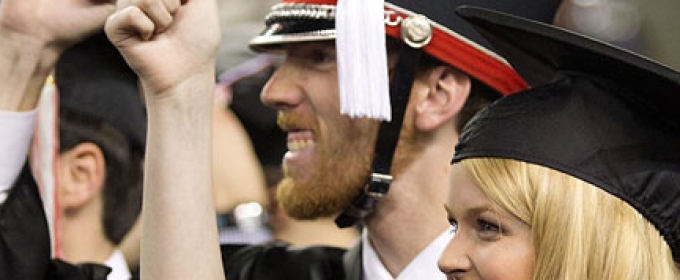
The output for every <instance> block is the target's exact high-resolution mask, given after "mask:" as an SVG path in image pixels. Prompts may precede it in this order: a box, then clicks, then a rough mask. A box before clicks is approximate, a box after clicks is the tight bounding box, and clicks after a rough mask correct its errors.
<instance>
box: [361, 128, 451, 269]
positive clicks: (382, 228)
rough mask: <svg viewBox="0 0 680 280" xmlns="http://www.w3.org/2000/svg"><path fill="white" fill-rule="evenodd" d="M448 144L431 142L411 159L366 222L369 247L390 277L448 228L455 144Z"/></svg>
mask: <svg viewBox="0 0 680 280" xmlns="http://www.w3.org/2000/svg"><path fill="white" fill-rule="evenodd" d="M449 139H450V138H449ZM448 142H449V143H448V144H447V143H439V144H438V143H432V145H428V146H427V147H426V148H425V149H424V150H423V151H421V153H420V154H419V155H417V156H415V157H413V158H411V162H412V163H411V164H409V165H408V166H407V167H405V168H404V170H403V171H401V172H400V174H398V175H397V176H396V177H395V180H394V182H393V183H392V186H391V188H390V192H389V193H388V194H387V196H386V197H385V198H384V199H383V200H382V201H380V203H379V204H378V208H377V209H376V211H375V212H374V213H373V214H372V215H371V216H370V217H369V218H368V219H366V226H367V229H368V232H369V240H370V241H371V245H372V246H373V248H374V249H375V251H376V252H377V254H378V256H379V257H380V259H381V261H382V263H383V264H384V265H385V268H387V270H388V271H389V272H390V274H392V276H397V275H399V274H400V273H401V272H402V271H403V270H404V268H406V266H407V265H408V264H409V263H410V262H411V261H412V260H413V259H414V258H415V257H416V256H417V255H418V254H419V253H420V252H421V251H422V250H423V249H425V248H426V247H427V246H428V244H430V243H431V242H432V241H433V240H434V239H435V238H436V237H437V236H439V235H440V234H441V233H442V232H444V231H445V230H446V229H447V228H448V227H449V224H448V222H447V219H446V211H445V210H444V203H445V200H446V194H447V190H448V185H449V168H450V167H449V164H450V161H451V157H452V155H453V150H454V146H455V143H452V142H453V141H448Z"/></svg>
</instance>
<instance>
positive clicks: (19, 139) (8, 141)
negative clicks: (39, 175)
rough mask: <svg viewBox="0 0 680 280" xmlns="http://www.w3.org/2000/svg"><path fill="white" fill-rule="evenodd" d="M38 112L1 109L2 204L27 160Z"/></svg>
mask: <svg viewBox="0 0 680 280" xmlns="http://www.w3.org/2000/svg"><path fill="white" fill-rule="evenodd" d="M36 112H37V110H33V111H28V112H12V111H1V110H0V204H2V203H4V202H5V199H7V194H8V193H9V189H10V188H11V187H12V185H13V184H14V181H16V179H17V178H18V177H19V173H20V172H21V168H22V167H23V166H24V162H26V159H27V156H28V148H29V146H30V145H31V137H32V136H33V123H34V122H35V118H36Z"/></svg>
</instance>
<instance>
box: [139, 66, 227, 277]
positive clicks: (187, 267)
mask: <svg viewBox="0 0 680 280" xmlns="http://www.w3.org/2000/svg"><path fill="white" fill-rule="evenodd" d="M209 69H210V70H208V71H206V72H205V74H200V75H196V76H195V77H194V78H192V79H190V81H188V82H186V83H184V84H183V85H181V86H179V87H177V88H174V89H171V90H170V91H169V92H165V93H151V94H149V95H147V96H152V97H153V98H151V99H147V106H148V107H149V131H148V136H149V137H148V141H147V153H146V169H145V176H146V177H145V186H144V202H143V203H144V210H143V211H142V213H143V220H144V224H143V228H144V229H143V231H142V260H141V262H142V276H143V277H148V278H149V279H221V278H223V277H224V276H223V272H222V269H221V267H222V264H221V262H220V261H221V259H220V252H219V246H218V237H217V225H216V223H215V208H214V206H213V196H212V195H213V193H212V184H211V169H210V157H211V145H210V143H211V142H210V140H211V128H212V125H211V117H212V114H211V110H212V104H211V103H212V95H211V93H212V90H213V88H214V82H213V80H214V78H213V77H214V72H212V67H209ZM207 268H209V269H207ZM192 277H193V278H192Z"/></svg>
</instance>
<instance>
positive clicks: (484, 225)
mask: <svg viewBox="0 0 680 280" xmlns="http://www.w3.org/2000/svg"><path fill="white" fill-rule="evenodd" d="M477 231H478V233H479V236H480V238H482V239H494V238H496V237H499V236H500V235H501V234H502V233H503V232H502V229H501V226H500V225H499V224H498V223H495V222H491V221H489V220H487V219H485V218H481V217H480V218H477Z"/></svg>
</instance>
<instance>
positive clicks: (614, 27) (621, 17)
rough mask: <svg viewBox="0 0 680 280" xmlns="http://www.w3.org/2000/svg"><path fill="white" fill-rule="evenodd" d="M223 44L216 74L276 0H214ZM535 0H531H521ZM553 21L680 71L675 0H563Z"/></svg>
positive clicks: (232, 62) (232, 60)
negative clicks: (217, 4) (218, 13)
mask: <svg viewBox="0 0 680 280" xmlns="http://www.w3.org/2000/svg"><path fill="white" fill-rule="evenodd" d="M219 1H220V13H221V20H222V31H223V43H222V45H221V47H220V55H219V59H218V73H220V72H222V71H224V70H226V69H230V68H232V67H233V66H236V65H239V64H240V63H242V62H244V61H246V60H247V59H249V58H251V57H252V56H253V54H252V53H251V52H250V50H248V48H247V42H248V40H249V39H250V38H251V37H252V36H253V35H255V34H257V33H258V32H260V31H261V28H262V27H263V23H262V22H263V21H262V20H263V19H264V16H265V15H266V13H267V12H268V11H269V7H270V6H271V5H272V4H274V3H277V2H279V1H278V0H219ZM527 1H535V0H527ZM562 5H563V7H562V11H561V13H560V15H559V16H558V18H557V24H558V25H561V26H564V27H567V28H569V29H572V30H576V31H578V32H580V33H584V34H587V35H590V36H593V37H596V38H599V39H602V40H605V41H608V42H611V43H613V44H616V45H619V46H621V47H624V48H627V49H630V50H632V51H635V52H637V53H640V54H643V55H645V56H648V57H650V58H653V59H655V60H657V61H659V62H661V63H663V64H665V65H667V66H669V67H671V68H673V69H675V70H679V71H680V0H654V1H650V0H564V1H563V4H562Z"/></svg>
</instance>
